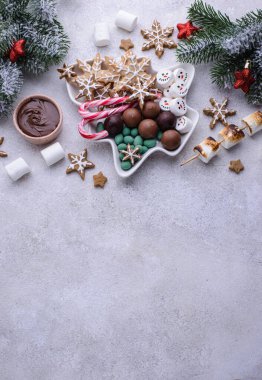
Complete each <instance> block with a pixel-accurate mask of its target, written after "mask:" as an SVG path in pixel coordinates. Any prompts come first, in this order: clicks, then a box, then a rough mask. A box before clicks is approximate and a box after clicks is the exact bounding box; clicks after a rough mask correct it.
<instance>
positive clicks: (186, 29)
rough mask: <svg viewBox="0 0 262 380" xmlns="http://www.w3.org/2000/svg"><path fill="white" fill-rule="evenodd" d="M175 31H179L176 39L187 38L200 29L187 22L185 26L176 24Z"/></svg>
mask: <svg viewBox="0 0 262 380" xmlns="http://www.w3.org/2000/svg"><path fill="white" fill-rule="evenodd" d="M177 29H178V31H179V33H178V35H177V38H179V39H182V38H188V37H190V36H191V35H192V34H193V33H194V32H197V31H198V30H199V29H200V28H198V27H197V26H194V25H193V24H192V22H191V21H187V22H186V23H185V24H177Z"/></svg>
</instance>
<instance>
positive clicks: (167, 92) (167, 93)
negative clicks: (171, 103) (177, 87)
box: [163, 86, 171, 100]
mask: <svg viewBox="0 0 262 380" xmlns="http://www.w3.org/2000/svg"><path fill="white" fill-rule="evenodd" d="M170 87H171V86H169V87H167V88H165V89H164V91H163V94H164V96H165V97H166V98H170V100H171V95H170Z"/></svg>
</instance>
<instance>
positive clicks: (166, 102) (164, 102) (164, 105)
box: [159, 97, 172, 111]
mask: <svg viewBox="0 0 262 380" xmlns="http://www.w3.org/2000/svg"><path fill="white" fill-rule="evenodd" d="M171 100H172V99H169V98H165V97H164V98H161V99H160V102H159V107H160V109H161V110H162V111H170V101H171Z"/></svg>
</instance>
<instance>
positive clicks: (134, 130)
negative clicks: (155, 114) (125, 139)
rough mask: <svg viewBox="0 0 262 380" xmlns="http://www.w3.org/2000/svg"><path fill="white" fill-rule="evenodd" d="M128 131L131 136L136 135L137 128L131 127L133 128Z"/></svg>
mask: <svg viewBox="0 0 262 380" xmlns="http://www.w3.org/2000/svg"><path fill="white" fill-rule="evenodd" d="M130 133H131V136H133V137H136V136H137V135H138V129H137V128H133V129H131V132H130Z"/></svg>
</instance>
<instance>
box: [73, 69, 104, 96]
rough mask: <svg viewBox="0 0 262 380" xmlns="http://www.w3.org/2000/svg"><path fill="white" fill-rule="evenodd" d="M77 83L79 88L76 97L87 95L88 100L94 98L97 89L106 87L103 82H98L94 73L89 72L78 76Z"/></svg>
mask: <svg viewBox="0 0 262 380" xmlns="http://www.w3.org/2000/svg"><path fill="white" fill-rule="evenodd" d="M75 83H76V84H77V86H78V88H79V90H78V94H77V96H76V99H79V98H82V97H84V96H85V97H86V100H93V99H94V94H95V91H96V90H98V89H100V88H103V87H104V86H103V85H102V84H101V83H99V82H96V79H95V76H94V74H89V73H86V74H84V75H81V76H80V77H77V79H76V80H75Z"/></svg>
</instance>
